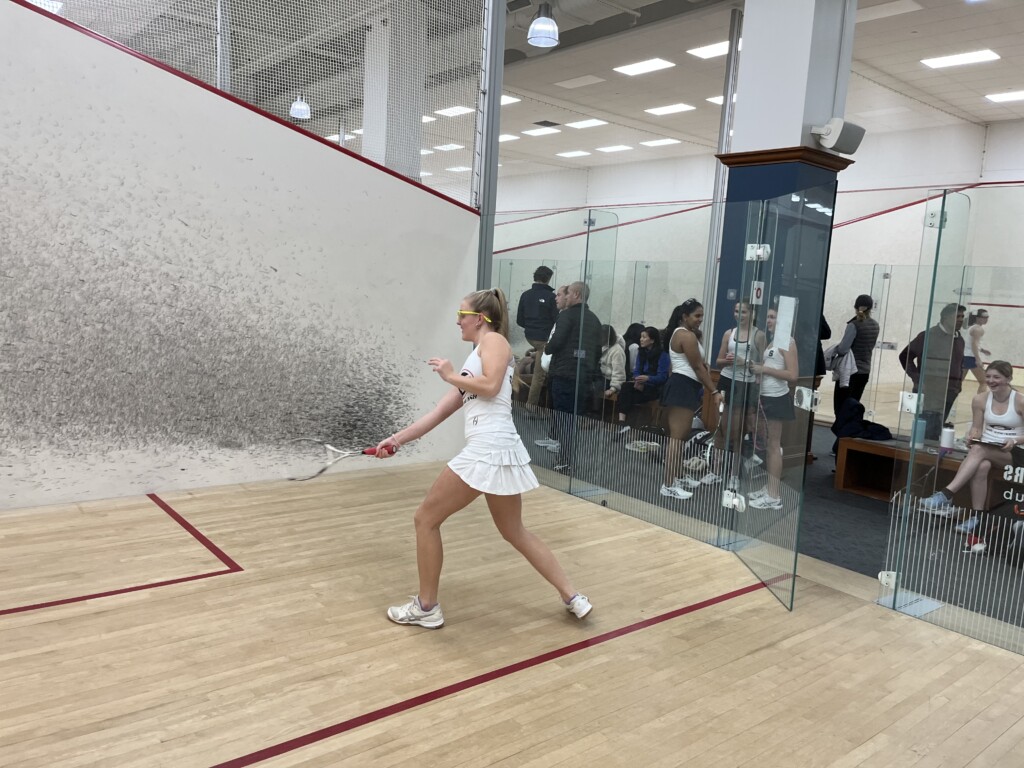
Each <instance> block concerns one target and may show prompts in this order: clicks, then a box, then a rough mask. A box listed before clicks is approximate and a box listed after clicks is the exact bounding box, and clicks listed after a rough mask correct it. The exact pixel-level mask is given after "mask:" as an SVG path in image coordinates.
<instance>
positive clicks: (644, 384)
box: [615, 325, 672, 438]
mask: <svg viewBox="0 0 1024 768" xmlns="http://www.w3.org/2000/svg"><path fill="white" fill-rule="evenodd" d="M671 371H672V365H671V363H670V361H669V356H668V352H666V351H664V350H663V349H662V348H661V334H660V333H658V329H657V328H655V327H654V326H652V325H649V326H647V327H646V328H644V329H643V331H642V332H641V333H640V351H639V353H637V357H636V366H634V368H633V378H632V379H630V380H629V381H626V382H623V384H622V388H621V389H620V390H619V399H618V401H617V402H616V404H615V410H616V411H617V412H618V418H619V423H620V424H622V428H621V429H620V430H619V432H618V434H617V435H616V438H625V436H626V434H627V433H628V432H629V426H628V425H627V424H626V417H627V416H628V415H629V412H630V411H631V410H633V408H634V407H635V406H636V405H639V404H640V403H647V402H650V401H651V400H657V399H658V398H660V397H661V388H662V386H663V385H664V384H665V382H666V381H668V375H669V373H671Z"/></svg>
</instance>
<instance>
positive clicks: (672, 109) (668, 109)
mask: <svg viewBox="0 0 1024 768" xmlns="http://www.w3.org/2000/svg"><path fill="white" fill-rule="evenodd" d="M691 109H696V107H691V106H690V105H689V104H669V105H668V106H665V107H651V108H650V109H645V110H644V112H649V113H650V114H652V115H659V116H660V115H674V114H675V113H677V112H689V111H690V110H691Z"/></svg>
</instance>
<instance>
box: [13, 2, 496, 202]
mask: <svg viewBox="0 0 1024 768" xmlns="http://www.w3.org/2000/svg"><path fill="white" fill-rule="evenodd" d="M10 2H12V3H14V4H15V5H20V6H21V7H22V8H25V9H26V10H29V11H32V12H33V13H38V14H39V15H40V16H45V17H46V18H48V19H50V20H52V21H56V22H57V23H58V24H63V25H64V26H65V27H67V28H68V29H73V30H75V31H76V32H81V33H82V34H83V35H86V36H88V37H91V38H92V39H93V40H97V41H98V42H101V43H103V44H104V45H109V46H110V47H111V48H116V49H117V50H119V51H121V52H122V53H127V54H128V55H129V56H134V57H135V58H136V59H138V60H139V61H144V62H146V63H147V64H150V65H152V66H154V67H157V68H158V69H162V70H163V71H164V72H167V73H168V74H171V75H174V76H175V77H177V78H180V79H182V80H185V81H186V82H188V83H191V84H192V85H194V86H196V87H197V88H202V89H203V90H204V91H209V92H210V93H212V94H215V95H217V96H220V97H221V98H222V99H227V100H228V101H230V102H232V103H234V104H237V105H238V106H240V107H243V108H244V109H247V110H249V111H250V112H253V113H255V114H257V115H259V116H260V117H263V118H266V119H267V120H272V121H273V122H275V123H277V124H278V125H282V126H284V127H285V128H288V129H289V130H292V131H295V132H296V133H300V134H302V135H303V136H305V137H306V138H307V139H313V140H314V141H317V142H319V143H321V144H323V145H324V146H326V147H330V148H331V149H333V150H334V151H336V152H341V153H342V154H345V155H348V156H349V157H351V158H353V159H355V160H358V161H359V162H361V163H365V164H366V165H369V166H370V167H372V168H376V169H377V170H378V171H381V172H382V173H386V174H388V175H389V176H394V177H395V178H396V179H398V180H399V181H404V182H405V183H406V184H409V185H410V186H413V187H416V188H417V189H420V190H422V191H424V192H427V193H429V194H431V195H433V196H434V197H438V198H440V199H441V200H444V201H445V202H446V203H451V204H452V205H455V206H458V207H459V208H463V209H465V210H467V211H469V212H470V213H475V214H476V215H477V216H479V215H480V211H479V210H477V209H476V208H474V207H473V206H471V205H467V204H466V203H463V202H461V201H459V200H456V199H455V198H454V197H449V196H448V195H446V194H444V193H443V192H438V191H437V190H436V189H432V188H431V187H428V186H426V185H424V184H421V183H419V182H418V181H413V180H412V179H410V178H409V177H408V176H403V175H402V174H401V173H399V172H398V171H393V170H391V169H390V168H388V167H386V166H383V165H381V164H380V163H377V162H374V161H373V160H370V159H369V158H367V157H363V156H362V155H360V154H357V153H355V152H353V151H352V150H351V149H345V148H344V147H342V146H341V145H339V144H335V143H334V142H331V141H327V139H325V138H324V137H322V136H317V135H316V134H315V133H310V132H309V131H307V130H305V129H303V128H300V127H299V126H297V125H293V124H292V123H289V122H288V121H287V120H285V119H284V118H281V117H278V116H277V115H274V114H271V113H270V112H264V111H263V110H262V109H260V108H259V107H257V106H254V105H253V104H250V103H248V102H247V101H242V100H241V99H239V98H237V97H236V96H232V95H231V94H230V93H225V92H224V91H221V90H218V89H217V88H215V87H214V86H212V85H210V84H209V83H205V82H203V81H202V80H198V79H196V78H194V77H192V75H188V74H186V73H184V72H181V71H180V70H177V69H175V68H174V67H172V66H170V65H168V64H165V63H164V62H162V61H158V60H157V59H154V58H151V57H149V56H147V55H146V54H144V53H139V52H138V51H136V50H134V49H132V48H129V47H128V46H126V45H122V44H121V43H119V42H117V41H116V40H111V39H110V38H109V37H104V36H103V35H101V34H100V33H98V32H94V31H93V30H91V29H89V28H87V27H83V26H81V25H79V24H76V23H75V22H73V21H69V20H68V19H65V18H64V17H63V16H56V15H54V14H52V13H50V12H49V11H44V10H43V9H42V8H40V7H38V6H36V5H32V4H31V3H30V2H29V1H28V0H10Z"/></svg>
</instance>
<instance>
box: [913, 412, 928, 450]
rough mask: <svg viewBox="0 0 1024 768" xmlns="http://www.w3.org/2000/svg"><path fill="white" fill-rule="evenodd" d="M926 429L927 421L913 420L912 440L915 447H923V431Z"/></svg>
mask: <svg viewBox="0 0 1024 768" xmlns="http://www.w3.org/2000/svg"><path fill="white" fill-rule="evenodd" d="M927 429H928V422H927V421H925V420H924V419H917V420H915V421H914V434H913V441H914V447H915V448H924V433H925V431H926V430H927Z"/></svg>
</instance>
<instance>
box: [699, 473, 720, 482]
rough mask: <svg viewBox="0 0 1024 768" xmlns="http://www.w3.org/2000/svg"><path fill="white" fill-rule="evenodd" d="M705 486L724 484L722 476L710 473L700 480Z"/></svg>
mask: <svg viewBox="0 0 1024 768" xmlns="http://www.w3.org/2000/svg"><path fill="white" fill-rule="evenodd" d="M700 481H701V482H702V483H704V485H715V484H716V483H720V482H722V476H721V475H716V474H715V473H714V472H708V473H707V474H706V475H704V477H702V478H701V479H700Z"/></svg>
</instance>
